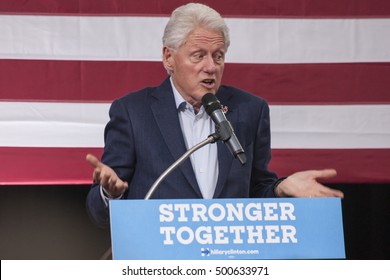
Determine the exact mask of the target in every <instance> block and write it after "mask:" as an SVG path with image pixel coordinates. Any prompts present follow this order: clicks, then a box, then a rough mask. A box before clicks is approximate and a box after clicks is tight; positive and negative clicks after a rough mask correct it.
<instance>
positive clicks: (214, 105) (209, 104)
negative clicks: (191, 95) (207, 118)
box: [202, 93, 222, 115]
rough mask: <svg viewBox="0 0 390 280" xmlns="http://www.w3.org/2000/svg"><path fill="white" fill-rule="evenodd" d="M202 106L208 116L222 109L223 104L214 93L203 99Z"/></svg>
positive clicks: (207, 94) (206, 95)
mask: <svg viewBox="0 0 390 280" xmlns="http://www.w3.org/2000/svg"><path fill="white" fill-rule="evenodd" d="M202 105H203V107H204V109H205V110H206V112H207V114H208V115H210V114H211V113H212V112H214V111H215V110H218V109H222V106H221V103H220V102H219V100H218V99H217V97H216V96H215V95H214V94H212V93H206V94H205V95H204V96H203V97H202Z"/></svg>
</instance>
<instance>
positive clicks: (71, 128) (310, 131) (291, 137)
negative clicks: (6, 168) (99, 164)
mask: <svg viewBox="0 0 390 280" xmlns="http://www.w3.org/2000/svg"><path fill="white" fill-rule="evenodd" d="M109 106H110V104H101V103H39V102H0V131H1V137H0V146H22V147H24V146H25V147H103V131H104V127H105V125H106V123H107V121H108V109H109ZM271 124H272V126H271V130H272V147H273V148H313V149H314V148H318V149H321V148H324V149H326V148H390V105H348V106H344V105H343V106H333V105H332V106H290V105H288V106H287V105H283V106H282V105H280V106H279V105H278V106H271Z"/></svg>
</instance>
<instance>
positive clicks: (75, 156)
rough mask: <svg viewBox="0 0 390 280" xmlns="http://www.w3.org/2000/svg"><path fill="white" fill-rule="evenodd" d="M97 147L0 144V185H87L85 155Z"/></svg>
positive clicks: (88, 170)
mask: <svg viewBox="0 0 390 280" xmlns="http://www.w3.org/2000/svg"><path fill="white" fill-rule="evenodd" d="M102 151H103V149H101V148H28V147H26V148H13V147H12V148H10V147H0V162H1V166H2V170H1V172H0V185H51V184H53V185H67V184H90V183H91V182H92V179H91V178H92V167H91V166H90V165H89V164H88V163H87V162H86V160H85V156H86V155H87V154H88V153H92V154H95V155H97V156H98V157H100V156H101V154H102Z"/></svg>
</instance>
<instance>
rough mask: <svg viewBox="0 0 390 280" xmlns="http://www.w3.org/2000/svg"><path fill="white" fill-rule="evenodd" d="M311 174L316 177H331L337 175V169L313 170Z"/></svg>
mask: <svg viewBox="0 0 390 280" xmlns="http://www.w3.org/2000/svg"><path fill="white" fill-rule="evenodd" d="M310 175H311V176H313V178H316V179H331V178H333V177H336V176H337V171H336V170H335V169H322V170H311V171H310Z"/></svg>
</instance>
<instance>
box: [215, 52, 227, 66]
mask: <svg viewBox="0 0 390 280" xmlns="http://www.w3.org/2000/svg"><path fill="white" fill-rule="evenodd" d="M213 59H214V62H215V63H217V64H221V63H222V62H223V61H224V60H225V55H224V54H223V53H220V52H218V53H216V54H214V56H213Z"/></svg>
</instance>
